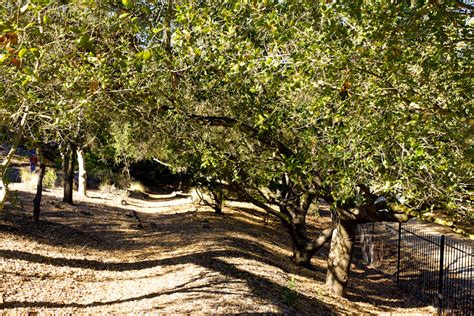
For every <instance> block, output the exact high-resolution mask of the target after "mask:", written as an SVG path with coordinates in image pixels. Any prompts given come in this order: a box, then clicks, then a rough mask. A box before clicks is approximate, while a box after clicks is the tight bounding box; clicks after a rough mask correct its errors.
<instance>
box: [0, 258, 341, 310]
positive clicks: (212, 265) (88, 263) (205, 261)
mask: <svg viewBox="0 0 474 316" xmlns="http://www.w3.org/2000/svg"><path fill="white" fill-rule="evenodd" d="M0 255H1V256H2V257H3V258H7V259H20V260H26V261H29V262H33V263H42V264H50V265H56V266H60V267H64V266H67V267H80V268H85V269H94V270H112V271H128V270H138V269H147V268H151V267H156V266H161V267H163V266H175V265H182V264H194V265H199V266H201V267H205V268H207V269H209V270H212V271H215V272H219V273H220V274H223V275H224V276H226V277H230V278H233V279H238V280H243V281H245V283H246V284H247V285H248V286H249V287H250V288H251V289H252V294H253V295H256V296H258V297H259V298H261V299H264V300H271V298H272V297H274V296H281V295H282V293H285V291H286V290H287V288H286V287H284V286H281V285H279V284H277V283H274V282H272V281H269V280H267V279H266V278H263V277H259V276H257V275H255V274H253V273H251V272H248V271H245V270H243V269H240V268H237V267H236V266H235V265H234V264H231V263H228V262H226V261H224V260H222V259H220V258H222V257H225V258H245V259H256V260H259V261H261V260H262V258H259V257H256V256H254V255H253V254H251V253H248V252H243V251H232V250H230V251H229V250H223V251H209V252H200V253H193V254H187V255H182V256H178V257H172V258H166V259H159V260H147V261H140V262H132V263H104V262H100V261H96V260H87V259H65V258H53V257H48V256H42V255H36V254H32V253H26V252H20V251H14V250H1V251H0ZM197 279H198V278H195V279H194V280H191V281H189V282H186V283H184V284H181V285H180V286H177V287H176V288H174V289H172V290H168V291H162V292H157V293H150V294H146V295H142V296H138V297H132V298H127V299H122V300H115V301H110V302H94V303H90V304H80V303H65V304H63V303H54V302H18V301H12V302H7V303H5V304H4V305H5V307H7V308H13V307H53V308H61V307H92V306H102V305H111V304H118V303H123V302H129V301H136V300H141V299H147V298H155V297H158V296H161V295H170V294H173V293H177V292H181V293H211V294H219V295H222V294H227V295H230V294H233V293H232V292H229V291H226V290H219V289H217V290H216V289H213V287H214V286H216V285H226V284H229V283H230V282H232V281H228V280H226V281H225V283H224V281H216V282H206V284H205V285H196V286H188V285H190V284H191V283H193V281H195V280H197ZM269 288H271V289H272V292H268V289H269ZM298 301H299V302H300V303H303V302H304V304H305V305H306V306H308V305H309V306H311V308H312V309H313V310H314V311H315V314H321V315H331V314H334V313H335V308H336V306H327V304H324V303H323V302H321V301H319V300H317V299H315V298H312V297H308V296H306V295H304V294H302V293H298ZM279 305H282V303H281V302H280V304H279ZM280 308H282V311H285V310H286V309H288V307H286V306H284V305H282V306H280ZM290 311H291V309H290ZM293 312H294V311H293Z"/></svg>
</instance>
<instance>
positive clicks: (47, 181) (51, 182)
mask: <svg viewBox="0 0 474 316" xmlns="http://www.w3.org/2000/svg"><path fill="white" fill-rule="evenodd" d="M57 179H58V177H57V175H56V170H54V169H51V168H47V169H46V173H45V174H44V178H43V187H45V188H54V187H55V186H56V181H57Z"/></svg>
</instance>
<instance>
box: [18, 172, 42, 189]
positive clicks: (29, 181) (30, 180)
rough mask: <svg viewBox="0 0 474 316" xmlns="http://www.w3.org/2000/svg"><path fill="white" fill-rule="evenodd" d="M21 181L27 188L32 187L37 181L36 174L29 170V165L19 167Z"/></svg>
mask: <svg viewBox="0 0 474 316" xmlns="http://www.w3.org/2000/svg"><path fill="white" fill-rule="evenodd" d="M20 178H21V183H24V184H26V185H27V186H28V187H29V188H31V189H34V188H35V187H36V183H37V182H38V174H37V173H34V172H31V171H30V168H29V167H24V168H20Z"/></svg>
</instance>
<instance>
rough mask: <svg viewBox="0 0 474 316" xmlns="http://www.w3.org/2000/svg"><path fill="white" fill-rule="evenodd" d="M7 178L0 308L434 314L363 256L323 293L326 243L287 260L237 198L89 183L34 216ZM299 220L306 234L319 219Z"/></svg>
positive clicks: (282, 247) (48, 200) (283, 245)
mask: <svg viewBox="0 0 474 316" xmlns="http://www.w3.org/2000/svg"><path fill="white" fill-rule="evenodd" d="M11 188H12V189H13V190H17V192H16V193H15V192H12V194H11V195H10V197H11V204H9V205H8V207H7V210H6V212H5V214H2V215H0V293H1V294H0V314H7V315H10V314H24V315H27V314H28V315H29V314H35V313H40V314H43V313H44V314H98V313H100V314H104V313H113V314H137V313H140V314H147V313H149V314H156V313H160V314H161V313H165V314H176V313H178V314H189V313H190V314H208V313H212V314H215V313H217V314H227V313H266V314H273V313H277V314H305V315H318V314H320V315H331V314H364V313H365V314H382V313H386V314H389V313H390V314H393V313H406V314H434V313H435V310H434V309H433V308H432V307H429V306H423V305H422V304H420V303H418V302H417V301H416V300H414V299H412V298H411V297H409V296H407V295H406V294H404V293H401V292H400V291H399V290H398V289H397V288H396V286H395V285H394V284H393V283H392V281H390V280H388V279H387V278H385V277H384V276H382V275H380V274H378V273H377V272H376V271H374V270H370V269H368V268H367V267H364V266H355V265H354V266H353V270H352V271H353V273H352V276H351V283H350V284H351V285H350V287H349V290H348V295H347V298H337V297H334V296H332V295H331V294H330V293H329V292H328V291H327V290H326V289H325V287H324V279H325V270H326V262H325V257H326V255H327V249H325V250H324V251H322V252H321V253H320V254H318V255H317V256H316V257H315V258H314V259H313V262H312V263H313V265H314V267H315V268H314V269H313V270H308V269H305V268H299V267H296V266H295V265H294V264H293V263H292V262H291V260H290V258H289V256H290V254H291V251H290V250H291V249H290V241H289V239H288V236H287V234H286V233H285V232H284V231H283V230H282V228H281V227H280V225H279V224H278V223H277V222H276V221H274V220H271V219H268V218H267V217H266V216H265V215H264V214H262V213H260V212H259V211H258V210H255V209H253V208H252V207H250V206H249V205H245V204H233V205H231V206H228V207H226V208H225V209H224V214H222V215H220V216H219V215H215V214H214V213H213V211H212V210H211V209H210V208H208V207H203V206H197V205H194V204H192V202H191V200H190V199H189V198H186V197H181V198H176V197H174V198H172V197H168V198H166V197H162V198H160V196H154V198H153V199H148V200H142V199H132V198H129V199H128V203H127V205H122V204H121V200H120V198H119V197H117V196H114V195H112V194H104V193H100V192H90V196H89V197H87V198H81V199H77V201H76V205H74V206H69V205H65V204H63V203H61V202H60V197H61V191H60V190H59V189H52V190H48V191H47V192H45V196H44V200H43V203H42V205H43V211H42V220H41V222H40V223H39V224H34V223H33V222H32V221H31V215H30V213H31V200H32V199H33V195H32V191H31V190H29V189H28V188H25V187H24V186H22V185H20V184H15V185H12V187H11ZM132 210H133V211H135V212H136V213H134V212H132ZM135 214H136V216H135ZM321 222H323V224H321ZM310 224H311V225H310V226H311V233H312V234H316V233H317V231H318V228H321V227H320V226H318V225H323V226H324V220H323V221H321V220H319V221H316V219H315V218H313V217H312V218H311V219H310Z"/></svg>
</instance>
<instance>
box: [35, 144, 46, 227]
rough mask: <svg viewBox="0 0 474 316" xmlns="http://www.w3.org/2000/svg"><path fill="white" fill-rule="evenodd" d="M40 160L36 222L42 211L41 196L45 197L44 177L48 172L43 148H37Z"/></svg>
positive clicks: (36, 197)
mask: <svg viewBox="0 0 474 316" xmlns="http://www.w3.org/2000/svg"><path fill="white" fill-rule="evenodd" d="M36 152H37V156H38V158H39V159H38V162H39V174H38V182H37V184H36V196H35V198H34V199H33V221H34V222H35V223H38V222H39V217H40V212H41V198H42V197H43V178H44V174H45V173H46V164H45V161H44V158H43V156H42V155H43V153H42V151H41V148H38V149H37V150H36Z"/></svg>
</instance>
